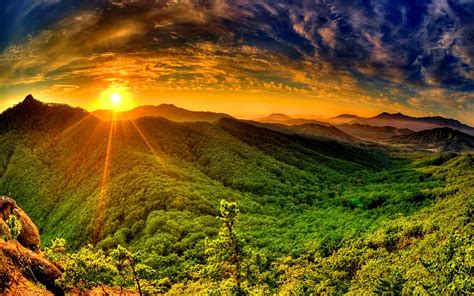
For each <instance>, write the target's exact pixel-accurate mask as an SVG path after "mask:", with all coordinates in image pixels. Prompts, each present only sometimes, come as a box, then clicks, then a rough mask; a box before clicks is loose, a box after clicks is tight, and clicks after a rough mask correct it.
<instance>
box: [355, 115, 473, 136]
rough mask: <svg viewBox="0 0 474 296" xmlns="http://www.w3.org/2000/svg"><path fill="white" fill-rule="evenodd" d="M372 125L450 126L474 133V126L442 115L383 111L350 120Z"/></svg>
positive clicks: (401, 126)
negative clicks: (372, 115) (421, 115)
mask: <svg viewBox="0 0 474 296" xmlns="http://www.w3.org/2000/svg"><path fill="white" fill-rule="evenodd" d="M349 123H350V124H353V123H359V124H366V125H372V126H393V127H396V128H407V129H411V130H414V131H422V130H429V129H433V128H439V127H450V128H452V129H456V130H459V131H462V132H464V133H468V134H470V135H474V128H473V127H470V126H468V125H466V124H463V123H461V122H459V121H458V120H456V119H451V118H444V117H441V116H432V117H411V116H407V115H405V114H402V113H393V114H391V113H387V112H383V113H380V114H379V115H377V116H374V117H370V118H359V119H355V120H352V121H350V122H349Z"/></svg>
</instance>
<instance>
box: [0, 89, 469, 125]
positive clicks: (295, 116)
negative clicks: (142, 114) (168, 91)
mask: <svg viewBox="0 0 474 296" xmlns="http://www.w3.org/2000/svg"><path fill="white" fill-rule="evenodd" d="M29 96H31V97H32V98H33V99H35V100H37V101H39V102H41V103H44V104H65V105H68V106H70V107H72V108H81V109H83V110H85V111H87V112H88V113H91V114H92V113H94V112H99V111H106V112H116V113H126V112H130V111H132V110H134V109H137V108H140V107H158V106H161V105H171V106H174V107H177V108H181V109H185V110H188V111H192V112H213V113H223V114H227V115H230V116H232V117H235V118H237V119H244V120H257V119H260V118H264V117H267V116H271V115H277V114H281V115H285V116H289V117H291V118H292V119H298V118H302V119H309V120H321V121H324V120H330V119H332V118H334V117H337V116H340V115H355V116H358V117H360V118H372V117H376V116H378V115H380V114H383V113H387V114H391V115H394V114H402V115H405V116H409V117H414V118H420V117H442V118H446V119H453V120H457V121H459V122H461V123H463V124H466V125H469V126H474V125H473V124H471V123H470V122H468V121H462V120H459V119H458V118H452V117H444V116H441V115H436V114H435V115H421V116H416V115H411V114H409V113H405V112H400V111H396V112H388V111H381V112H378V113H374V114H372V115H368V116H363V115H360V114H356V113H351V112H342V113H337V114H334V115H331V116H327V117H323V116H318V115H316V114H298V113H293V114H292V113H283V112H267V113H262V114H258V115H254V116H252V115H236V114H233V113H232V112H224V111H222V110H204V109H191V108H187V107H184V106H181V105H177V104H176V103H173V102H166V101H164V102H162V103H159V104H156V105H153V104H144V105H134V106H132V107H131V108H130V109H126V110H114V109H113V108H110V109H93V110H91V109H86V108H84V107H82V106H79V105H71V104H68V103H64V102H50V101H44V100H42V99H41V98H37V97H36V96H34V95H33V94H28V95H26V96H25V98H23V99H22V100H19V101H17V102H15V103H13V104H11V105H10V106H7V107H6V108H4V109H3V110H1V111H0V113H3V112H4V111H5V110H7V109H9V108H12V107H14V106H16V105H17V104H19V103H21V102H23V101H24V100H25V99H26V98H27V97H29ZM473 123H474V121H473Z"/></svg>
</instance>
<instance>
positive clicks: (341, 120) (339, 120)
mask: <svg viewBox="0 0 474 296" xmlns="http://www.w3.org/2000/svg"><path fill="white" fill-rule="evenodd" d="M360 118H362V117H360V116H357V115H354V114H340V115H338V116H335V117H331V118H329V119H328V120H327V122H329V123H331V124H345V123H347V122H350V121H352V120H356V119H360Z"/></svg>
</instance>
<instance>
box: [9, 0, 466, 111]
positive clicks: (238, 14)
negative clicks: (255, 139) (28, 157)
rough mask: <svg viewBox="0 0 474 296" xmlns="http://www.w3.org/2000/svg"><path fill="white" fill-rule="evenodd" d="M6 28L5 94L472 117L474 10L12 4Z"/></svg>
mask: <svg viewBox="0 0 474 296" xmlns="http://www.w3.org/2000/svg"><path fill="white" fill-rule="evenodd" d="M0 27H1V28H2V34H1V37H0V38H1V39H0V82H1V83H0V85H1V86H0V92H4V93H5V94H10V93H15V91H13V90H24V89H27V88H28V87H31V88H38V89H44V90H48V91H50V92H52V93H59V92H60V91H64V92H77V91H78V89H82V88H85V87H88V88H94V87H96V88H101V87H103V86H104V85H105V83H106V82H107V83H120V84H123V85H128V87H130V88H131V89H135V92H136V93H137V94H139V93H140V91H144V90H146V91H147V92H153V91H156V92H159V91H164V90H167V91H172V90H187V91H197V92H199V91H201V92H202V91H237V92H244V93H255V92H265V93H267V94H268V93H272V92H275V93H279V94H281V93H287V94H289V95H291V96H301V97H302V98H303V97H304V98H306V99H308V100H311V99H318V100H329V101H333V102H334V103H341V102H343V103H344V104H346V103H354V104H358V103H363V104H367V105H373V106H379V107H380V108H379V109H383V108H386V109H387V108H388V109H392V110H394V109H402V110H403V109H404V110H409V109H413V110H415V111H416V110H417V109H419V108H422V109H423V110H425V111H426V112H431V113H441V114H444V115H449V116H458V117H462V118H467V117H470V116H472V115H473V114H472V112H471V111H469V110H472V109H473V108H472V107H473V105H474V95H473V93H474V60H473V59H474V58H473V57H474V45H473V44H474V3H472V2H471V1H464V0H457V1H455V0H450V1H448V0H432V1H401V0H397V1H346V0H332V1H329V0H328V1H323V0H312V1H309V0H308V1H305V0H301V1H290V0H274V1H263V0H257V1H250V0H249V1H247V0H240V1H239V0H234V1H230V0H229V1H225V0H192V1H191V0H189V1H185V0H180V1H178V0H175V1H172V0H168V1H166V0H109V1H106V0H94V1H79V0H62V1H61V0H42V1H40V0H27V1H13V0H7V1H6V2H2V3H1V4H0ZM466 110H467V111H466Z"/></svg>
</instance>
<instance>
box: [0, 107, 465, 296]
mask: <svg viewBox="0 0 474 296" xmlns="http://www.w3.org/2000/svg"><path fill="white" fill-rule="evenodd" d="M0 129H1V130H0V177H1V178H0V190H1V191H3V193H5V194H8V195H10V196H12V197H13V198H15V199H16V200H17V202H18V203H19V204H20V205H21V207H22V208H23V209H25V211H26V212H27V213H28V214H29V215H30V216H31V217H32V219H33V220H34V221H35V223H36V224H37V225H38V226H39V228H40V233H41V235H42V239H43V242H44V244H45V245H47V246H51V244H52V243H51V242H52V241H54V242H55V243H54V244H52V246H51V247H50V248H48V249H47V251H46V254H49V256H50V257H51V259H52V260H58V261H61V260H62V261H63V262H64V264H65V265H66V266H67V268H71V269H74V268H75V269H76V270H77V269H79V267H77V266H76V265H77V262H78V260H79V261H80V260H85V261H87V260H90V261H93V260H96V261H100V262H101V263H100V264H99V263H97V262H96V263H97V264H96V265H92V266H96V267H97V266H99V267H100V268H102V269H100V268H98V270H101V272H97V274H98V275H101V276H98V277H97V278H94V279H91V281H90V283H92V284H91V285H92V286H94V285H101V284H106V285H109V286H110V285H112V286H113V285H122V286H126V287H128V288H130V289H135V287H136V286H137V285H136V281H134V280H133V277H131V276H130V274H129V272H128V271H127V276H126V277H123V276H122V277H121V274H122V273H121V271H122V270H125V269H124V266H125V265H127V264H128V265H127V266H135V264H136V265H137V266H139V267H141V269H140V272H139V274H140V279H139V280H138V281H139V282H140V281H141V284H142V287H141V288H142V289H143V291H144V293H150V294H155V293H170V294H176V295H178V294H180V295H182V294H206V293H221V294H232V293H237V294H246V293H249V294H282V295H288V294H326V293H327V294H344V293H349V294H354V295H360V294H364V293H371V292H372V293H375V294H384V293H386V294H389V295H397V294H469V293H473V292H474V281H473V279H472V278H473V277H472V275H473V268H474V265H473V262H474V258H473V256H474V248H473V244H472V234H473V231H472V226H473V223H472V219H473V207H474V200H473V196H474V155H473V154H472V153H464V154H455V153H445V154H424V153H397V152H393V151H388V150H384V149H373V148H372V149H369V148H363V147H358V146H355V145H350V144H343V143H340V142H337V141H332V140H324V139H310V138H305V137H302V136H297V135H288V134H283V133H279V132H277V131H272V130H269V129H266V128H263V127H257V126H254V125H252V124H250V123H246V122H242V121H239V120H236V119H231V118H224V119H221V120H219V121H217V122H215V123H205V122H194V123H192V122H188V123H186V122H185V123H177V122H172V121H169V120H166V119H164V118H152V117H146V118H139V119H137V120H134V121H118V122H105V121H100V120H98V119H97V118H95V117H94V116H91V115H89V114H88V113H87V112H85V111H83V110H81V109H73V108H70V107H68V106H65V105H47V104H43V103H40V102H38V101H35V100H25V101H24V102H22V103H20V104H19V105H17V106H15V107H14V108H11V109H9V110H7V111H5V112H3V113H2V114H1V115H0ZM223 200H224V201H225V202H224V201H223ZM57 238H62V239H64V240H55V239H57ZM122 247H125V248H126V249H124V248H122ZM64 248H66V252H67V253H64ZM58 250H59V251H58ZM97 250H101V251H100V252H99V253H98V251H97ZM128 250H130V251H128ZM97 254H99V255H97ZM124 254H125V255H124ZM121 258H122V259H121ZM123 258H125V259H126V260H125V261H126V263H124V260H123ZM127 260H128V261H127ZM113 262H115V264H112V263H113ZM117 262H118V263H117ZM75 264H76V265H75ZM101 264H102V265H101ZM124 264H125V265H124ZM119 267H122V269H121V268H119ZM66 270H67V269H66ZM127 270H128V269H127ZM104 274H105V275H107V276H104ZM122 275H123V274H122ZM74 276H76V277H77V276H78V275H77V274H74ZM120 278H122V279H125V280H122V281H120V280H118V279H120ZM64 281H65V285H72V286H74V285H75V284H77V283H78V281H77V279H75V278H74V277H73V276H71V274H70V273H67V272H66V273H65V278H64ZM74 283H75V284H74ZM86 288H88V287H86Z"/></svg>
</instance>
